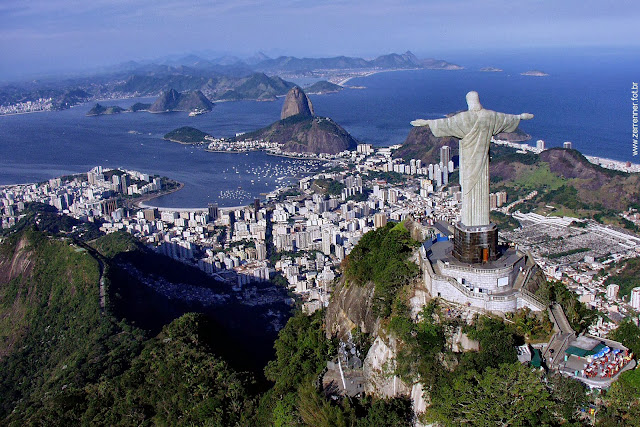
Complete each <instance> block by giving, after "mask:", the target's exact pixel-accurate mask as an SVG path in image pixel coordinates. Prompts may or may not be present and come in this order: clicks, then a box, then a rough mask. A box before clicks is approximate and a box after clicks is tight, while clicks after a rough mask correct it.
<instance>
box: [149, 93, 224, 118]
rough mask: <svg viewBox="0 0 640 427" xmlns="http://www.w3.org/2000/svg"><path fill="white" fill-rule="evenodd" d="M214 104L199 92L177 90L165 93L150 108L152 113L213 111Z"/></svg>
mask: <svg viewBox="0 0 640 427" xmlns="http://www.w3.org/2000/svg"><path fill="white" fill-rule="evenodd" d="M212 108H213V103H212V102H211V101H209V99H208V98H207V97H206V96H204V95H203V94H202V92H200V91H199V90H196V91H193V92H187V93H179V92H178V91H176V90H175V89H170V90H168V91H166V92H163V93H162V95H160V97H158V99H157V100H156V102H154V103H153V105H152V106H151V107H150V108H149V111H150V112H151V113H164V112H167V111H195V110H201V111H211V109H212Z"/></svg>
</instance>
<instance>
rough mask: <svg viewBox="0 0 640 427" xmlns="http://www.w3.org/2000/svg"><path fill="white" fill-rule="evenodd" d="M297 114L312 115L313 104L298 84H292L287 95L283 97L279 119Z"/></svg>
mask: <svg viewBox="0 0 640 427" xmlns="http://www.w3.org/2000/svg"><path fill="white" fill-rule="evenodd" d="M298 114H301V115H303V116H305V117H311V116H313V115H314V113H313V105H312V104H311V101H310V100H309V98H308V97H307V95H306V94H305V93H304V91H303V90H302V89H300V88H299V87H298V86H294V87H292V88H291V89H290V90H289V92H287V97H286V98H285V99H284V105H283V106H282V112H281V113H280V119H281V120H284V119H286V118H288V117H291V116H295V115H298Z"/></svg>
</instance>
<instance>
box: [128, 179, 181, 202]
mask: <svg viewBox="0 0 640 427" xmlns="http://www.w3.org/2000/svg"><path fill="white" fill-rule="evenodd" d="M174 182H177V183H178V187H177V188H173V189H171V190H166V191H160V192H158V193H153V194H147V195H144V196H142V197H140V198H138V199H136V200H133V201H132V202H133V203H131V205H132V206H135V207H137V208H140V209H145V208H155V207H156V206H150V205H147V204H146V202H148V201H150V200H153V199H157V198H158V197H162V196H166V195H168V194H173V193H175V192H176V191H180V190H182V189H183V188H184V183H183V182H179V181H174Z"/></svg>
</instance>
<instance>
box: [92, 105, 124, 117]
mask: <svg viewBox="0 0 640 427" xmlns="http://www.w3.org/2000/svg"><path fill="white" fill-rule="evenodd" d="M123 111H124V108H121V107H118V106H117V105H112V106H109V107H105V106H103V105H100V104H96V105H94V106H93V108H92V109H91V110H89V112H87V114H86V115H87V116H90V117H91V116H102V115H105V114H119V113H122V112H123Z"/></svg>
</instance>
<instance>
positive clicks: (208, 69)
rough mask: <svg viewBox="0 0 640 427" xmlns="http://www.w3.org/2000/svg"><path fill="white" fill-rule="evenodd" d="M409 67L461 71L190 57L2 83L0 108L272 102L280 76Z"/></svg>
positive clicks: (403, 58)
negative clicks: (103, 102) (181, 99)
mask: <svg viewBox="0 0 640 427" xmlns="http://www.w3.org/2000/svg"><path fill="white" fill-rule="evenodd" d="M409 68H432V69H445V70H457V69H460V68H462V67H460V66H459V65H456V64H452V63H449V62H446V61H443V60H438V59H419V58H417V57H416V56H415V55H414V54H413V53H411V52H405V53H403V54H396V53H392V54H388V55H382V56H379V57H377V58H374V59H369V60H368V59H363V58H358V57H348V56H336V57H331V58H297V57H294V56H281V57H278V58H269V57H268V56H266V55H264V54H263V53H258V54H256V55H254V56H252V57H250V58H247V59H244V60H242V59H240V58H237V57H233V56H225V57H220V58H214V59H205V58H201V57H199V56H196V55H188V56H183V57H175V58H170V59H165V60H163V61H160V62H148V63H141V62H135V61H129V62H125V63H122V64H119V65H117V66H113V67H108V68H103V69H101V70H100V72H98V73H93V74H90V75H86V76H82V77H74V78H61V79H49V80H46V81H30V82H23V83H14V84H11V85H6V86H4V87H0V105H2V106H9V105H15V104H17V103H21V102H23V103H24V102H28V101H38V100H39V99H51V100H52V106H53V109H65V108H69V107H71V106H73V105H76V104H79V103H82V102H86V101H89V100H97V99H118V98H129V97H147V96H158V95H160V94H161V93H163V92H166V91H168V90H170V89H175V90H176V91H178V92H186V91H196V90H199V91H201V92H202V93H203V94H204V95H205V96H206V97H207V98H209V99H210V100H212V101H216V100H244V99H247V100H274V99H275V98H276V97H277V96H281V95H284V94H285V93H287V91H288V90H289V89H291V88H292V87H293V86H294V85H293V83H290V82H288V81H286V80H283V79H282V78H281V77H278V75H283V76H284V75H286V76H287V78H291V77H295V76H296V75H309V74H314V73H317V72H321V73H324V74H330V73H331V72H342V73H344V72H345V71H348V70H354V71H355V70H367V69H369V70H391V69H409ZM267 74H268V75H267ZM326 86H327V84H325V88H324V89H323V90H317V91H316V89H313V90H312V91H311V92H312V93H326V92H331V91H334V90H339V89H338V88H335V87H333V90H328V89H327V87H326Z"/></svg>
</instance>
